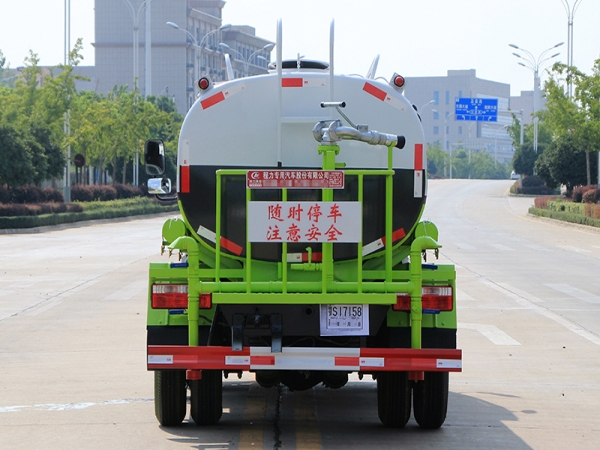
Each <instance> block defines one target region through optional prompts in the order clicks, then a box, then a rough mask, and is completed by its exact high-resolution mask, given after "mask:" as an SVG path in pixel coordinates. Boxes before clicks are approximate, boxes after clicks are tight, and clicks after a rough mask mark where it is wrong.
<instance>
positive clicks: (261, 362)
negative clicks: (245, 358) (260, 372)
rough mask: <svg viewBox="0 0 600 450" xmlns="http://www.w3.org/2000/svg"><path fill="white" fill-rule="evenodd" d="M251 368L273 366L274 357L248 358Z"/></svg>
mask: <svg viewBox="0 0 600 450" xmlns="http://www.w3.org/2000/svg"><path fill="white" fill-rule="evenodd" d="M250 365H251V366H274V365H275V357H274V356H250Z"/></svg>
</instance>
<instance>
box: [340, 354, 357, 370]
mask: <svg viewBox="0 0 600 450" xmlns="http://www.w3.org/2000/svg"><path fill="white" fill-rule="evenodd" d="M335 365H336V366H355V367H357V366H360V358H358V357H354V356H336V357H335Z"/></svg>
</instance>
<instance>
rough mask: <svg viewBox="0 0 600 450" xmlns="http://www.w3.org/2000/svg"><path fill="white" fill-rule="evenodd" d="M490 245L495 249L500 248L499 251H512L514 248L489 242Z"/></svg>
mask: <svg viewBox="0 0 600 450" xmlns="http://www.w3.org/2000/svg"><path fill="white" fill-rule="evenodd" d="M490 246H492V247H494V248H495V249H496V250H500V251H501V252H514V251H515V249H514V248H511V247H509V246H507V245H503V244H490Z"/></svg>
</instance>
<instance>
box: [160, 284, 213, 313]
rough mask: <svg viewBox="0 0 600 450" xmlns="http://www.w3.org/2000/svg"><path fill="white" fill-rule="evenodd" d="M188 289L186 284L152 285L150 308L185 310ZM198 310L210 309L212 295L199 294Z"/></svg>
mask: <svg viewBox="0 0 600 450" xmlns="http://www.w3.org/2000/svg"><path fill="white" fill-rule="evenodd" d="M187 307H188V287H187V284H153V285H152V308H153V309H187ZM198 307H199V308H200V309H210V308H212V294H206V293H204V294H200V298H199V305H198Z"/></svg>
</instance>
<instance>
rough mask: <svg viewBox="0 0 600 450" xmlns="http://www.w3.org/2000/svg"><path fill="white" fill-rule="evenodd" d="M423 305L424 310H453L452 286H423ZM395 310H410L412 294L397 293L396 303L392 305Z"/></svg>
mask: <svg viewBox="0 0 600 450" xmlns="http://www.w3.org/2000/svg"><path fill="white" fill-rule="evenodd" d="M421 292H422V301H421V303H422V305H423V309H424V310H430V311H452V309H453V307H454V304H453V299H452V287H451V286H423V289H422V291H421ZM392 309H393V310H394V311H410V295H408V294H398V295H396V304H395V305H393V306H392Z"/></svg>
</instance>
